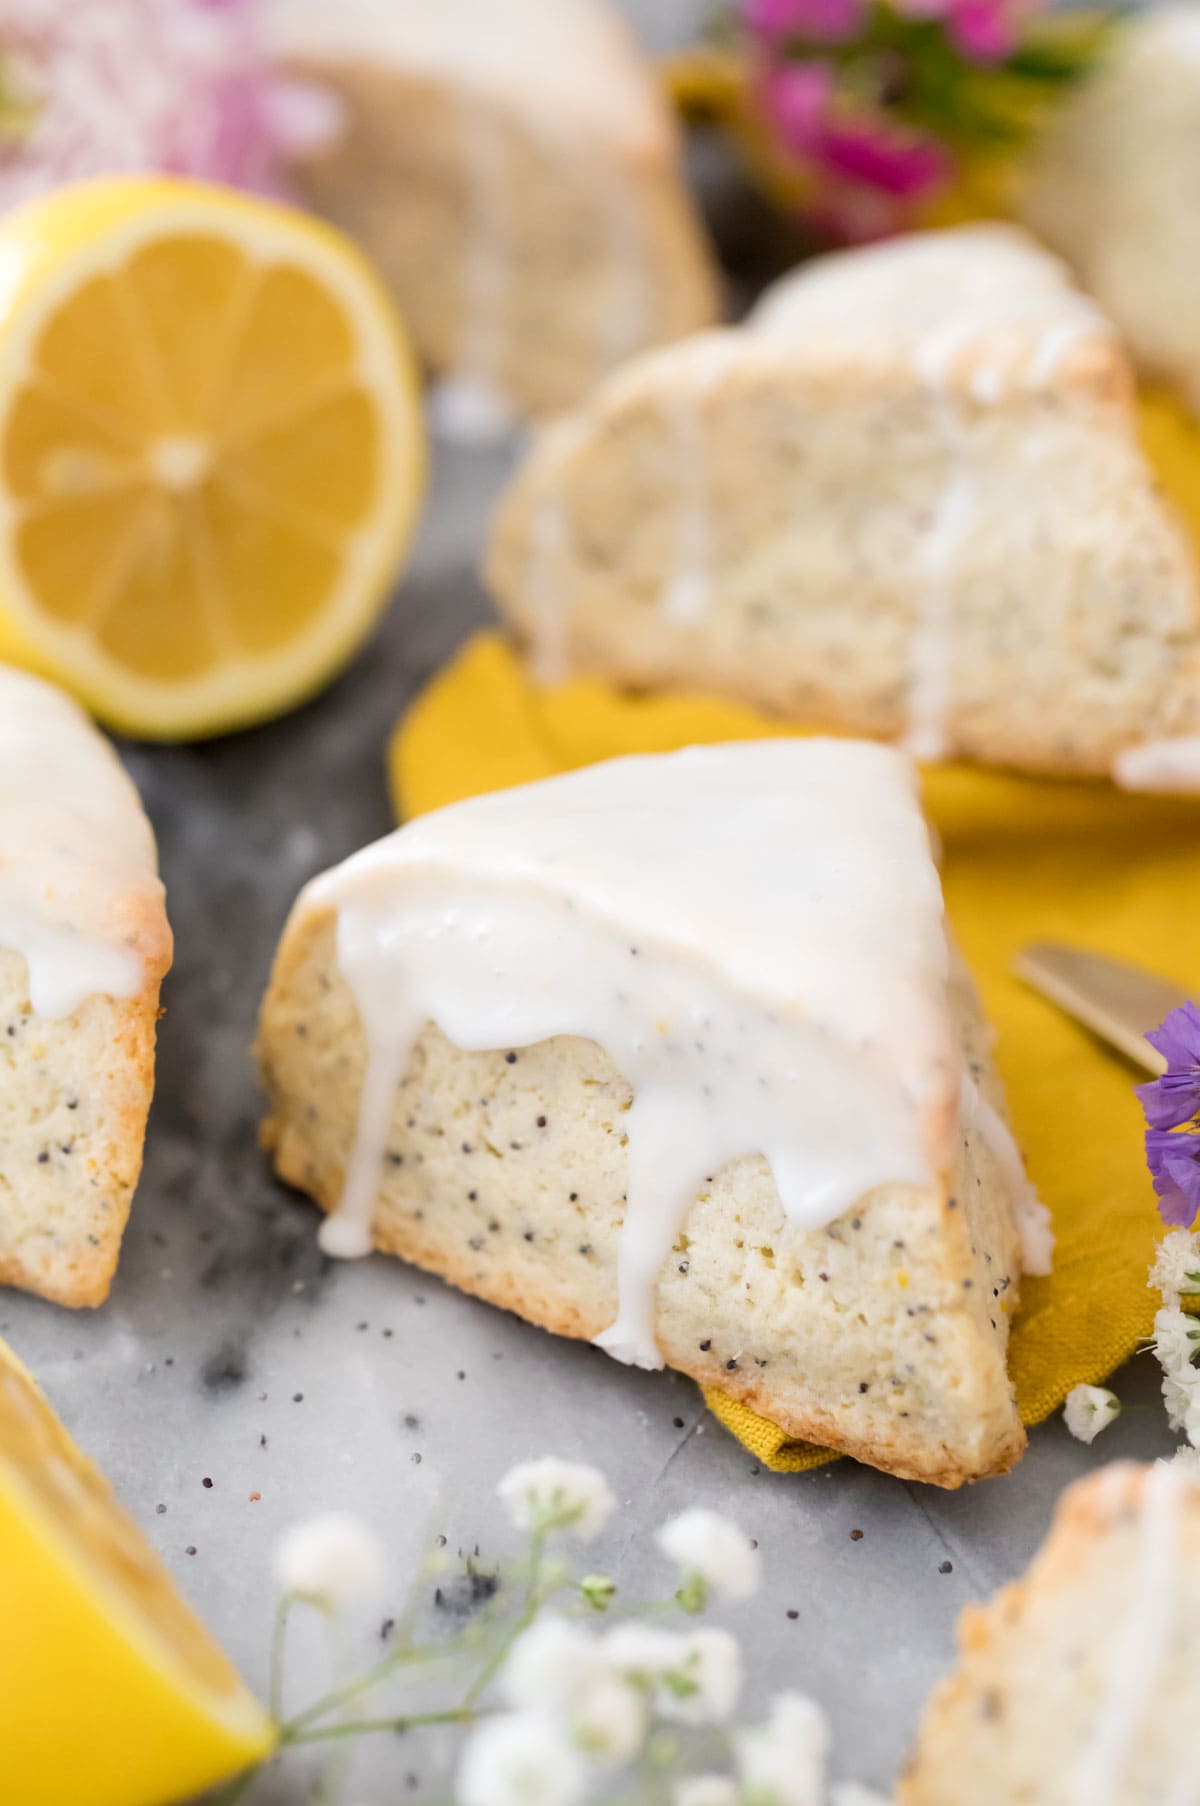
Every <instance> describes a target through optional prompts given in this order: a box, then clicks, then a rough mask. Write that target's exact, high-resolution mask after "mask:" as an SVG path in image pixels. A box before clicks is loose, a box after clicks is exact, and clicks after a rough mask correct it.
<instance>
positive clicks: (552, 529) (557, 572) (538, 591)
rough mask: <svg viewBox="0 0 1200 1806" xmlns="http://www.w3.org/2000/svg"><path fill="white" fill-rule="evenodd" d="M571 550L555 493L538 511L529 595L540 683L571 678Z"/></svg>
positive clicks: (534, 662)
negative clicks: (567, 570)
mask: <svg viewBox="0 0 1200 1806" xmlns="http://www.w3.org/2000/svg"><path fill="white" fill-rule="evenodd" d="M569 546H570V529H569V527H568V524H567V516H566V510H565V509H564V507H563V505H562V502H561V501H560V499H559V497H558V495H557V494H556V493H555V491H554V490H551V491H550V492H549V494H547V495H545V496H544V497H543V498H542V500H541V501H540V502H539V503H538V505H537V508H536V509H535V511H534V516H533V522H532V532H531V537H530V561H529V562H530V571H529V586H528V595H529V600H530V605H531V607H532V610H533V621H534V626H533V634H532V645H531V651H532V660H531V664H532V670H533V676H534V679H535V681H536V682H537V683H540V684H557V683H562V681H563V679H564V678H565V677H566V676H567V675H568V673H569V671H570V666H569V664H568V661H567V617H566V610H565V609H564V608H563V605H562V586H561V581H560V579H561V576H562V572H563V569H564V563H565V560H566V557H567V552H568V550H569Z"/></svg>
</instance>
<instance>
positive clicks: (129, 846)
mask: <svg viewBox="0 0 1200 1806" xmlns="http://www.w3.org/2000/svg"><path fill="white" fill-rule="evenodd" d="M170 963H171V931H170V929H169V927H168V925H167V917H166V910H165V908H164V903H163V888H162V884H161V883H160V881H159V878H158V872H157V858H156V852H155V846H154V836H153V834H152V832H151V830H150V824H149V823H148V821H147V820H146V817H145V815H144V814H143V812H142V806H141V803H140V802H139V800H138V795H137V792H136V790H135V789H134V787H133V785H132V783H131V782H130V781H129V779H128V778H127V777H126V775H125V773H124V771H123V770H122V768H121V766H120V764H119V763H118V761H117V757H116V754H115V753H114V752H113V750H112V748H111V747H110V746H109V744H108V742H107V741H106V740H104V739H103V738H102V737H101V735H100V734H99V733H97V732H96V730H95V729H94V728H93V727H92V725H91V723H90V721H89V720H88V719H87V717H86V716H85V715H84V714H83V712H82V711H81V710H80V709H79V708H78V707H77V706H76V705H75V703H74V702H72V701H70V699H69V698H68V697H66V696H64V695H63V693H62V692H61V691H60V690H57V689H55V688H53V687H52V686H51V685H50V684H46V683H42V682H41V681H40V680H39V679H38V678H35V677H30V676H28V675H27V674H26V673H25V672H22V671H15V670H12V669H11V668H9V667H7V666H0V1079H2V1082H0V1284H4V1285H15V1286H20V1287H22V1288H23V1289H24V1290H25V1291H29V1292H37V1293H39V1294H40V1295H41V1296H42V1297H43V1298H51V1299H53V1300H54V1301H55V1302H56V1303H59V1304H68V1305H94V1304H101V1303H103V1301H104V1299H105V1298H106V1297H107V1296H108V1290H109V1285H110V1283H111V1281H112V1276H113V1273H114V1271H115V1270H116V1265H117V1256H118V1253H119V1252H120V1246H121V1236H122V1233H123V1231H124V1228H125V1223H126V1220H127V1218H128V1216H129V1206H130V1203H131V1201H132V1198H133V1192H134V1188H135V1186H136V1185H137V1180H138V1174H139V1172H140V1171H141V1165H142V1143H143V1138H144V1135H145V1129H146V1113H147V1111H148V1110H149V1107H150V1098H151V1094H152V1092H153V1089H154V1037H155V1028H156V1024H157V1021H158V1015H159V1009H158V993H159V986H160V984H161V982H162V978H163V975H164V973H165V972H166V970H167V968H168V966H169V965H170Z"/></svg>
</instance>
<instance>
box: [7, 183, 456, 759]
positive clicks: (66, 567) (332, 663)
mask: <svg viewBox="0 0 1200 1806" xmlns="http://www.w3.org/2000/svg"><path fill="white" fill-rule="evenodd" d="M424 475H425V442H424V429H423V425H422V420H421V412H420V399H419V391H418V383H417V377H416V373H415V367H414V363H413V359H412V356H411V353H410V350H409V347H408V344H407V340H406V338H405V335H404V332H403V328H402V327H401V325H400V323H399V321H398V319H397V318H396V315H395V313H394V310H393V309H392V305H391V303H390V301H389V300H388V298H387V296H386V295H385V294H384V291H383V289H382V287H381V285H380V283H379V282H378V281H377V279H376V278H375V276H374V274H373V273H372V271H371V269H370V267H369V265H368V264H367V263H366V262H365V260H364V259H363V258H362V257H361V256H360V254H359V253H358V251H357V250H355V248H354V246H353V245H352V244H351V243H350V242H349V240H347V239H345V238H343V237H342V236H341V235H340V234H339V233H337V232H335V231H334V230H333V229H332V228H330V227H328V226H326V225H324V224H322V223H321V222H319V221H317V220H315V219H311V218H309V217H308V216H307V215H305V214H302V213H299V212H296V211H295V210H293V209H291V208H288V207H284V206H281V205H277V204H276V203H273V202H269V201H261V200H257V199H253V198H251V197H249V196H246V195H241V194H235V193H233V192H232V191H230V190H227V189H222V188H217V187H211V186H208V185H205V184H203V183H194V182H185V181H178V180H173V179H166V178H159V177H121V178H115V179H105V180H101V181H92V182H84V183H78V184H75V185H73V186H70V187H67V188H63V189H59V190H57V191H55V192H54V193H53V194H51V195H49V196H48V197H46V198H44V199H40V200H37V201H35V202H33V203H31V204H30V205H28V206H26V207H22V208H18V209H16V210H15V211H14V212H12V213H10V214H8V215H7V216H6V217H4V218H3V219H0V658H3V659H7V660H8V661H10V662H12V663H17V664H23V665H26V666H28V667H30V668H32V669H35V670H37V671H39V672H41V673H42V674H43V675H46V676H50V677H53V678H56V679H57V680H58V681H59V682H60V683H62V684H64V685H65V686H66V687H67V688H68V689H70V690H72V691H73V692H74V693H75V694H76V695H77V696H78V697H79V698H80V699H81V700H82V701H83V702H85V703H86V704H87V705H88V706H89V707H90V708H91V709H92V710H93V712H94V713H95V714H96V715H98V716H99V717H100V718H101V719H102V720H103V721H105V722H107V723H108V724H109V725H110V726H112V727H115V728H118V729H121V730H123V731H125V732H127V733H132V734H136V735H139V736H142V737H145V738H151V739H164V740H174V739H186V738H191V737H195V736H197V735H200V734H211V733H220V732H225V731H227V730H229V729H232V728H236V727H241V726H244V725H247V724H249V723H251V722H254V721H260V720H263V719H266V718H267V717H270V716H272V715H276V714H278V713H280V712H281V711H282V710H284V709H286V708H288V707H290V706H292V705H293V704H295V703H297V702H299V701H302V700H303V699H304V698H305V697H306V696H309V695H311V694H312V693H314V692H315V691H316V690H317V689H319V688H320V687H321V685H322V684H323V683H325V682H326V681H327V680H328V679H329V678H330V677H331V676H332V675H333V674H334V673H335V672H336V671H337V670H338V669H339V668H340V667H341V666H342V665H343V664H344V663H345V662H346V660H347V659H348V658H349V657H350V656H351V654H352V653H353V652H354V651H355V650H356V649H357V647H358V646H359V645H360V644H361V642H362V640H363V639H364V637H365V636H366V634H367V633H368V632H369V630H370V628H371V627H372V625H373V624H374V622H375V621H376V619H377V618H378V615H379V613H380V611H381V609H382V606H383V603H384V601H385V600H386V597H387V593H388V590H389V587H390V585H391V582H392V579H393V577H394V575H395V573H396V570H397V567H398V565H399V563H400V561H401V559H402V557H403V554H404V550H405V548H406V546H407V543H408V540H409V538H410V536H411V533H412V529H413V525H414V521H415V518H416V513H417V508H418V504H419V502H420V498H421V494H422V491H423V487H424Z"/></svg>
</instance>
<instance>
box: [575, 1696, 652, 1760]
mask: <svg viewBox="0 0 1200 1806" xmlns="http://www.w3.org/2000/svg"><path fill="white" fill-rule="evenodd" d="M568 1724H569V1727H570V1733H571V1738H572V1741H573V1742H574V1743H575V1744H576V1745H577V1746H578V1748H579V1749H581V1750H582V1751H583V1753H584V1755H585V1756H587V1757H588V1758H589V1759H590V1760H591V1761H592V1762H595V1763H598V1764H599V1766H600V1767H601V1768H620V1767H621V1766H622V1765H623V1764H624V1763H626V1762H629V1761H631V1760H632V1758H633V1757H634V1756H636V1755H637V1753H638V1751H639V1750H640V1749H641V1747H642V1743H643V1741H644V1739H645V1736H646V1707H645V1705H644V1703H643V1701H642V1699H641V1696H640V1695H639V1694H637V1693H635V1692H634V1691H633V1689H632V1687H628V1686H626V1684H625V1682H624V1681H623V1680H620V1679H619V1678H618V1677H617V1676H616V1675H615V1674H603V1675H601V1676H599V1677H598V1678H597V1679H595V1680H593V1681H590V1682H589V1683H588V1685H587V1686H585V1687H584V1688H582V1690H581V1691H580V1693H579V1694H578V1696H577V1698H576V1699H575V1701H574V1704H573V1706H572V1708H571V1712H570V1716H569V1719H568Z"/></svg>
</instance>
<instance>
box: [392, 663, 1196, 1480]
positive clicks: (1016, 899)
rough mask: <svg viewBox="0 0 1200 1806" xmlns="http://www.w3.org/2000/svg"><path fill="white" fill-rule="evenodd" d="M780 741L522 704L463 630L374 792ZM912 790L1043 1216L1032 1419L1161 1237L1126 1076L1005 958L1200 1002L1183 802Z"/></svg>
mask: <svg viewBox="0 0 1200 1806" xmlns="http://www.w3.org/2000/svg"><path fill="white" fill-rule="evenodd" d="M789 731H791V730H789V729H787V728H786V727H783V726H781V725H780V723H778V722H775V721H770V720H768V719H766V718H765V717H764V716H761V715H759V714H757V713H756V712H755V711H754V710H753V709H750V708H744V707H741V706H739V705H737V704H734V703H728V702H721V701H717V700H715V699H713V698H711V697H701V696H650V697H642V696H639V697H633V696H628V695H624V694H621V693H618V692H617V691H616V690H614V689H613V688H611V687H610V686H609V685H607V684H605V683H602V682H598V681H595V680H591V679H575V680H573V681H571V682H569V683H566V684H563V685H560V686H559V687H557V688H554V689H549V690H542V689H539V688H537V687H536V686H535V685H534V684H533V683H532V682H531V680H530V678H529V676H528V674H527V672H526V669H525V666H524V665H523V663H522V662H521V660H520V659H519V657H518V656H517V655H516V654H515V653H514V652H513V651H512V650H511V649H510V648H509V646H508V644H507V643H506V642H505V641H504V640H503V639H502V638H501V637H500V636H499V635H498V634H492V633H481V634H479V635H477V636H476V638H475V639H473V640H472V641H470V642H469V643H468V645H467V646H466V647H465V648H464V650H463V651H462V652H461V653H460V654H459V655H458V657H457V658H456V659H455V660H454V662H453V663H452V664H451V665H450V666H449V667H448V668H447V669H446V670H445V671H443V672H442V673H441V675H440V676H438V677H437V678H435V679H434V681H433V682H432V683H431V684H430V685H429V687H428V689H427V690H426V691H425V692H424V694H423V695H422V696H421V697H420V698H419V699H418V701H417V702H416V703H415V704H414V706H413V708H412V709H411V710H410V712H409V713H408V715H407V716H406V717H405V719H404V720H403V721H402V722H401V724H400V726H399V728H398V729H397V731H396V735H395V738H394V740H393V742H392V748H391V778H392V787H393V796H394V800H395V803H396V808H397V812H398V813H399V814H400V815H401V816H403V817H409V816H413V815H419V814H421V813H422V812H423V811H425V810H428V809H436V808H438V807H439V806H440V805H442V804H443V803H449V802H454V801H456V800H457V799H458V798H460V797H465V796H474V795H477V794H479V793H480V792H482V791H486V790H498V789H502V788H503V787H504V786H506V785H509V784H520V783H525V782H527V781H529V780H531V779H534V778H542V777H549V776H550V775H551V774H552V773H554V772H557V771H566V770H569V769H573V768H575V767H577V766H580V765H587V764H591V763H592V762H594V761H595V760H598V759H606V758H612V757H615V756H616V755H618V754H621V753H632V752H662V751H668V750H670V749H672V748H674V747H679V746H686V745H690V744H695V743H697V742H712V741H719V740H751V739H761V738H765V737H768V736H770V735H774V734H780V733H787V732H789ZM924 791H925V803H926V807H927V809H928V811H929V814H930V816H931V817H932V819H933V821H934V823H935V824H936V826H937V829H938V832H939V834H940V836H941V840H942V845H943V848H944V854H945V865H944V873H943V876H944V883H945V891H946V904H947V908H948V910H949V914H950V919H951V921H952V923H953V926H954V930H955V933H956V934H957V936H958V940H959V943H960V945H961V947H962V950H963V952H964V954H965V956H966V958H967V961H968V963H969V964H970V967H971V969H972V971H973V972H974V974H975V977H976V980H977V981H978V984H979V987H980V989H981V991H982V993H983V1000H984V1003H985V1005H986V1008H987V1011H988V1015H989V1017H990V1019H991V1021H992V1023H993V1024H994V1025H995V1028H996V1030H997V1032H998V1037H999V1039H998V1045H997V1057H998V1060H999V1064H1000V1070H1001V1072H1002V1074H1003V1077H1004V1081H1005V1084H1006V1086H1007V1088H1008V1098H1009V1106H1010V1111H1011V1115H1012V1118H1013V1123H1014V1126H1015V1129H1016V1133H1017V1137H1018V1139H1019V1141H1020V1142H1021V1145H1022V1148H1023V1149H1024V1152H1025V1155H1026V1158H1027V1161H1028V1164H1029V1170H1030V1173H1031V1174H1032V1176H1033V1179H1034V1181H1035V1182H1036V1184H1037V1186H1038V1189H1039V1190H1040V1192H1041V1195H1042V1197H1043V1198H1044V1199H1045V1201H1046V1203H1047V1204H1048V1205H1049V1206H1050V1208H1051V1210H1052V1211H1053V1214H1054V1227H1055V1233H1056V1235H1057V1237H1058V1248H1057V1253H1056V1257H1055V1263H1054V1273H1053V1276H1052V1277H1050V1278H1048V1279H1025V1280H1023V1281H1022V1287H1021V1291H1022V1300H1023V1302H1022V1306H1021V1311H1020V1314H1019V1316H1018V1318H1017V1320H1016V1322H1015V1324H1014V1326H1013V1335H1012V1343H1011V1348H1010V1357H1009V1360H1010V1368H1011V1371H1012V1376H1013V1381H1014V1383H1015V1385H1016V1389H1017V1399H1018V1402H1019V1404H1020V1408H1021V1415H1022V1417H1023V1418H1024V1420H1025V1422H1026V1423H1027V1424H1034V1423H1040V1422H1041V1421H1042V1419H1043V1418H1045V1417H1048V1416H1049V1414H1050V1413H1051V1412H1052V1411H1053V1410H1054V1409H1055V1408H1056V1406H1058V1405H1061V1403H1062V1402H1063V1400H1064V1399H1065V1397H1066V1395H1067V1393H1068V1392H1069V1391H1070V1390H1071V1388H1072V1386H1075V1385H1078V1384H1079V1383H1080V1382H1081V1381H1086V1382H1089V1383H1091V1384H1095V1383H1097V1382H1098V1381H1100V1380H1102V1379H1104V1378H1105V1377H1106V1375H1108V1374H1110V1373H1111V1372H1112V1371H1113V1369H1114V1368H1115V1367H1118V1366H1119V1365H1120V1364H1121V1362H1122V1361H1124V1360H1125V1359H1126V1358H1127V1357H1128V1356H1129V1355H1130V1354H1132V1352H1133V1350H1134V1349H1135V1348H1136V1347H1137V1345H1138V1343H1139V1342H1140V1341H1142V1340H1143V1339H1145V1338H1146V1337H1147V1336H1148V1335H1149V1333H1150V1329H1151V1323H1152V1319H1153V1316H1154V1308H1155V1303H1156V1296H1155V1294H1153V1293H1152V1292H1150V1291H1149V1290H1148V1288H1147V1285H1146V1271H1147V1268H1148V1267H1149V1265H1150V1263H1151V1261H1152V1259H1153V1257H1154V1244H1155V1241H1156V1239H1157V1236H1158V1234H1159V1223H1158V1218H1157V1215H1156V1214H1155V1209H1154V1195H1153V1192H1152V1190H1151V1187H1150V1182H1149V1178H1148V1176H1147V1173H1146V1169H1145V1166H1144V1163H1143V1158H1142V1119H1141V1112H1140V1110H1139V1108H1138V1104H1137V1100H1136V1098H1135V1097H1134V1095H1133V1085H1134V1083H1135V1075H1134V1073H1133V1072H1132V1069H1131V1068H1129V1067H1128V1066H1126V1065H1125V1063H1124V1062H1123V1061H1122V1060H1121V1059H1119V1058H1118V1057H1117V1056H1115V1055H1113V1054H1110V1053H1108V1052H1107V1051H1105V1050H1104V1049H1103V1048H1102V1047H1101V1046H1100V1045H1099V1044H1098V1043H1097V1042H1095V1041H1093V1040H1092V1039H1091V1037H1090V1036H1089V1035H1088V1034H1087V1033H1086V1032H1085V1031H1084V1030H1082V1029H1080V1028H1077V1027H1076V1026H1075V1025H1074V1024H1073V1023H1072V1022H1070V1021H1068V1020H1067V1018H1066V1017H1065V1016H1062V1015H1060V1014H1059V1012H1058V1011H1057V1010H1055V1009H1053V1008H1052V1007H1051V1006H1050V1005H1049V1004H1047V1003H1044V1002H1043V1001H1042V999H1041V998H1040V997H1038V996H1036V995H1035V994H1034V993H1033V992H1032V991H1030V990H1028V989H1027V988H1026V987H1024V986H1023V985H1021V984H1020V983H1019V982H1018V981H1017V980H1016V979H1015V978H1014V977H1013V976H1012V973H1011V964H1012V959H1013V955H1014V954H1015V953H1016V952H1017V950H1018V949H1019V948H1020V947H1022V946H1024V945H1025V943H1026V942H1028V941H1031V940H1038V939H1060V940H1068V941H1073V942H1076V943H1077V944H1079V945H1081V946H1084V947H1091V948H1094V949H1096V950H1097V951H1099V952H1103V953H1110V954H1115V955H1117V956H1118V957H1124V958H1127V959H1131V960H1135V961H1138V962H1140V963H1142V964H1144V965H1148V966H1150V967H1155V968H1158V969H1160V970H1161V971H1162V972H1163V973H1164V974H1165V975H1167V976H1170V977H1173V978H1175V979H1176V980H1178V981H1179V982H1180V983H1181V984H1183V985H1189V984H1191V985H1195V986H1196V988H1197V992H1198V993H1200V800H1183V799H1156V798H1149V797H1133V796H1124V795H1122V794H1121V793H1120V792H1118V791H1115V790H1113V789H1111V788H1110V787H1108V786H1107V785H1102V784H1065V783H1050V782H1042V781H1038V780H1035V779H1032V778H1022V777H1014V776H1012V775H1010V774H1008V773H1003V772H996V771H983V770H976V769H968V768H967V767H961V766H944V767H934V768H930V769H929V770H927V771H926V772H925V774H924ZM706 1397H707V1400H708V1403H709V1405H710V1407H711V1409H712V1410H713V1411H714V1412H715V1414H716V1415H717V1417H718V1418H720V1420H721V1422H722V1423H724V1424H725V1425H726V1426H727V1427H728V1428H729V1429H730V1430H732V1431H733V1433H734V1435H735V1436H737V1437H738V1439H739V1440H740V1441H741V1442H742V1443H743V1444H744V1445H745V1447H746V1448H748V1449H750V1450H752V1451H753V1453H754V1454H755V1455H756V1456H757V1457H758V1458H759V1459H760V1460H762V1461H763V1462H764V1463H766V1465H768V1466H769V1467H773V1468H775V1469H778V1470H783V1471H790V1470H796V1469H799V1468H804V1467H811V1466H815V1465H816V1464H817V1463H818V1462H820V1461H823V1460H827V1459H829V1456H828V1452H827V1451H824V1450H818V1449H813V1448H812V1447H810V1446H809V1445H808V1444H805V1443H797V1442H792V1441H789V1439H788V1438H787V1437H786V1436H785V1435H784V1433H783V1432H782V1431H781V1430H780V1429H778V1428H777V1426H776V1425H774V1424H772V1423H768V1422H767V1421H766V1419H765V1418H762V1417H759V1416H757V1415H756V1414H755V1413H754V1412H753V1411H750V1410H748V1409H747V1408H746V1407H745V1406H744V1405H739V1404H736V1403H734V1402H733V1401H732V1400H731V1399H728V1398H726V1397H725V1396H724V1394H722V1393H718V1392H708V1393H706Z"/></svg>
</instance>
